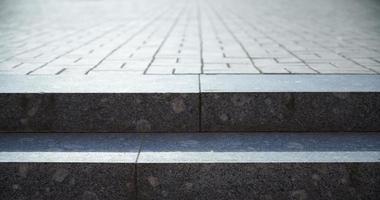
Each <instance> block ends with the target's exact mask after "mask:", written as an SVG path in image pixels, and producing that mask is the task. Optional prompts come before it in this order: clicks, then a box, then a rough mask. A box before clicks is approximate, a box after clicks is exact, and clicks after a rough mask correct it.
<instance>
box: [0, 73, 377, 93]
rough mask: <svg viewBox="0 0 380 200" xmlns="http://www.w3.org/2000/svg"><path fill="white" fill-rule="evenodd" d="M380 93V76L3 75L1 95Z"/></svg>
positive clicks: (0, 78) (0, 79)
mask: <svg viewBox="0 0 380 200" xmlns="http://www.w3.org/2000/svg"><path fill="white" fill-rule="evenodd" d="M213 92H225V93H231V92H232V93H234V92H380V75H286V74H281V75H233V74H230V75H136V76H131V75H120V76H114V75H113V76H109V75H102V76H100V75H92V76H84V75H82V76H43V75H41V76H25V75H0V93H213Z"/></svg>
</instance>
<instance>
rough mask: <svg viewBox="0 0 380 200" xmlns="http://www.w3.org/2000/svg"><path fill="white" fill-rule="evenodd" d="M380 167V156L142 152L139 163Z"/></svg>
mask: <svg viewBox="0 0 380 200" xmlns="http://www.w3.org/2000/svg"><path fill="white" fill-rule="evenodd" d="M362 162H363V163H380V151H378V152H369V151H367V152H142V153H140V155H139V160H138V163H362Z"/></svg>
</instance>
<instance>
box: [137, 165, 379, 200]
mask: <svg viewBox="0 0 380 200" xmlns="http://www.w3.org/2000/svg"><path fill="white" fill-rule="evenodd" d="M137 170H138V171H137V173H138V174H139V179H138V184H137V187H138V188H139V193H138V199H226V200H229V199H299V200H301V199H302V200H305V199H316V200H317V199H326V200H327V199H342V200H345V199H373V200H375V199H378V197H379V194H380V165H379V164H378V163H374V164H368V163H366V164H364V163H360V164H358V163H356V164H355V163H341V164H338V163H328V164H323V163H287V164H285V163H260V164H259V163H245V164H244V163H241V164H233V163H221V164H215V163H202V164H201V163H193V164H189V163H181V164H179V163H171V164H165V163H162V164H157V163H146V164H140V165H139V167H138V169H137Z"/></svg>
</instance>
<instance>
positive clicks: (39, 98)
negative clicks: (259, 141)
mask: <svg viewBox="0 0 380 200" xmlns="http://www.w3.org/2000/svg"><path fill="white" fill-rule="evenodd" d="M110 80H113V81H110ZM0 83H4V84H0V105H1V106H0V113H1V115H0V132H107V133H109V132H139V133H141V132H169V133H170V132H231V131H232V132H233V131H238V132H257V131H267V132H268V131H269V132H272V131H274V132H278V131H281V132H289V131H290V132H293V131H295V132H329V131H334V132H341V131H350V132H365V131H371V132H379V131H380V76H378V75H182V76H170V75H144V76H133V77H131V76H126V77H123V76H120V77H115V75H112V76H105V75H101V76H96V75H91V76H90V75H88V76H78V77H73V76H57V77H54V76H10V75H9V76H0Z"/></svg>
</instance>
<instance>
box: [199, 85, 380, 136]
mask: <svg viewBox="0 0 380 200" xmlns="http://www.w3.org/2000/svg"><path fill="white" fill-rule="evenodd" d="M201 96H202V98H201V106H202V107H201V110H202V112H201V114H202V115H201V130H202V131H205V132H218V131H226V132H229V131H310V132H313V131H314V132H318V131H357V132H361V131H379V130H380V95H379V93H377V92H353V93H350V92H337V93H336V92H330V93H329V92H326V93H324V92H250V93H202V94H201Z"/></svg>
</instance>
